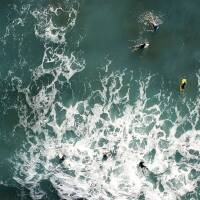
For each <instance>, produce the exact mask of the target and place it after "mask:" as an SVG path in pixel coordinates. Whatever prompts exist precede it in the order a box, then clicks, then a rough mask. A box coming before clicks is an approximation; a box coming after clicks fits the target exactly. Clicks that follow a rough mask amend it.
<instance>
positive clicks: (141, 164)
mask: <svg viewBox="0 0 200 200" xmlns="http://www.w3.org/2000/svg"><path fill="white" fill-rule="evenodd" d="M139 167H140V168H141V169H147V167H146V166H145V165H144V161H141V162H140V163H139Z"/></svg>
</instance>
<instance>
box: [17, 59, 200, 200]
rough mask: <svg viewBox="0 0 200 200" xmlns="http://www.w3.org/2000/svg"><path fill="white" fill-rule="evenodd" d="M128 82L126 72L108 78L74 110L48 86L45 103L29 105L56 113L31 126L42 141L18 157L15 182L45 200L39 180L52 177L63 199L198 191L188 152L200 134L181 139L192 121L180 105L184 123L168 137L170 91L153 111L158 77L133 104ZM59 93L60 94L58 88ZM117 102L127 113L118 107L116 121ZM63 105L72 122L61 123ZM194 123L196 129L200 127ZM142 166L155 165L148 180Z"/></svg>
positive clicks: (168, 197) (142, 85)
mask: <svg viewBox="0 0 200 200" xmlns="http://www.w3.org/2000/svg"><path fill="white" fill-rule="evenodd" d="M69 63H70V62H69ZM55 74H57V73H55ZM125 76H126V74H125V72H124V73H120V72H119V73H111V74H110V75H108V76H105V77H103V78H102V79H101V80H100V81H101V84H102V90H98V91H93V92H92V94H91V96H90V97H88V99H86V100H84V101H79V102H76V104H75V105H71V106H70V107H65V106H64V105H63V104H62V103H61V102H55V96H54V95H52V96H48V95H47V94H46V93H45V89H44V88H43V89H42V90H41V91H40V92H39V94H38V98H37V101H34V102H37V103H35V104H33V103H29V106H30V107H32V108H33V109H35V110H36V111H37V110H40V103H42V104H41V105H43V104H44V105H47V107H48V111H49V114H48V115H45V114H46V113H42V114H41V116H42V117H40V119H39V120H38V121H37V122H36V124H37V125H35V126H32V127H29V128H31V129H32V130H33V131H34V132H37V133H38V137H34V138H32V137H31V136H30V139H29V141H28V144H29V148H28V149H29V150H28V151H27V152H26V151H21V152H17V154H16V158H15V159H17V160H18V163H17V164H16V163H15V165H16V166H15V168H16V175H15V180H16V181H18V182H19V183H21V184H23V185H24V186H26V187H29V188H30V189H31V191H32V193H31V194H32V197H33V198H35V199H40V198H41V196H42V195H44V194H43V193H42V192H41V190H40V189H38V188H39V182H40V181H41V180H43V179H47V178H49V179H50V181H51V182H52V184H53V186H54V188H56V190H57V191H58V194H59V196H60V197H62V198H63V199H74V198H76V197H85V198H88V199H97V200H99V199H108V200H110V199H120V200H121V199H124V200H126V199H127V200H128V199H131V198H134V199H136V198H138V197H139V195H140V194H141V193H143V194H144V196H145V198H146V199H149V200H152V199H155V200H161V199H162V200H172V199H179V198H180V197H181V196H182V195H184V194H186V193H187V192H189V191H194V189H195V186H196V183H197V181H196V180H195V179H190V178H189V174H190V172H191V170H192V169H195V170H197V171H199V164H197V163H196V164H194V163H193V164H192V163H190V162H188V161H189V160H190V159H192V158H195V156H193V155H191V154H189V153H188V151H189V149H194V150H198V147H199V145H200V132H199V131H197V130H195V129H194V128H193V129H192V130H190V131H187V132H186V131H185V132H184V134H183V135H182V136H180V137H178V138H177V137H175V135H176V132H177V128H178V126H180V124H182V123H184V117H183V116H181V113H180V112H179V110H178V108H176V107H175V109H174V111H175V113H176V120H175V121H174V122H173V121H172V125H171V128H170V130H169V135H167V133H166V130H165V126H164V125H165V123H166V122H167V121H170V120H171V118H170V116H168V115H167V116H166V119H162V118H161V115H162V114H163V112H164V111H165V108H167V109H169V106H170V105H164V106H163V101H164V100H165V99H166V97H165V95H164V93H162V92H160V93H158V94H157V95H156V96H157V97H159V98H158V99H157V100H156V101H155V103H154V105H152V106H150V107H148V106H147V103H148V101H149V100H151V98H149V97H147V94H146V91H147V89H148V87H149V84H150V82H151V76H148V77H147V78H146V80H145V79H141V80H140V81H139V82H138V90H136V91H135V95H137V101H136V102H135V103H134V105H131V104H130V102H129V100H130V93H129V90H128V91H127V93H126V94H125V95H124V96H120V91H121V90H122V88H123V80H124V78H123V77H125ZM54 77H56V75H55V76H54ZM198 77H199V75H198ZM54 80H55V81H56V80H57V79H54ZM54 83H55V82H54V81H53V82H52V84H54ZM108 83H111V84H108ZM51 88H52V92H53V91H54V92H53V94H54V93H55V91H56V89H55V88H54V87H51ZM108 93H109V95H108ZM27 95H28V94H27ZM97 96H98V97H99V98H101V100H102V104H99V103H94V104H93V105H91V104H90V100H92V99H93V98H95V97H97ZM27 102H29V100H27ZM53 102H54V103H53ZM114 104H115V105H118V106H119V105H120V106H121V107H122V108H123V109H120V106H119V107H118V109H120V112H121V113H120V116H117V115H116V113H115V112H116V110H115V112H113V111H112V108H113V106H114ZM50 105H51V106H50ZM56 105H59V107H61V110H63V111H65V119H64V120H63V122H62V123H61V124H60V125H58V124H57V122H56V117H57V115H59V113H58V112H57V111H56ZM188 106H189V105H188ZM171 109H172V110H173V108H171ZM191 109H192V110H191V111H192V112H191V113H193V112H196V111H197V110H199V104H198V107H195V108H192V107H191ZM44 110H46V108H45V107H44ZM21 114H22V113H21ZM23 115H24V116H23V118H25V119H26V118H27V117H28V116H26V113H23ZM113 116H115V117H113ZM168 117H169V118H168ZM191 123H193V127H195V124H194V123H196V121H195V120H194V121H191ZM45 125H48V126H49V127H51V128H52V130H53V132H54V133H55V136H54V137H52V136H50V135H49V129H47V128H45ZM70 131H71V132H73V133H74V136H73V137H70V135H69V134H70ZM161 133H163V134H161ZM65 137H69V138H68V139H65ZM26 145H27V144H24V149H26V148H27V147H26ZM152 149H155V150H156V153H155V156H154V158H152V159H150V155H149V152H150V151H151V150H152ZM104 151H108V152H111V155H112V156H111V155H110V156H109V157H108V160H106V161H102V155H103V152H104ZM176 151H179V152H180V153H181V154H182V155H183V160H181V161H180V162H179V163H176V161H175V159H174V156H175V153H176ZM60 153H61V154H64V155H65V156H66V158H65V160H64V161H63V164H59V163H58V162H57V164H56V163H55V162H53V159H55V158H56V156H58V155H59V154H60ZM19 160H21V161H20V163H19ZM141 160H144V161H145V165H146V166H147V167H148V171H147V172H146V173H144V174H143V173H142V172H141V170H140V169H139V168H138V163H139V162H140V161H141ZM183 165H184V166H183ZM40 170H41V171H40ZM151 174H154V175H155V176H156V178H157V181H154V182H153V181H152V179H151ZM159 183H161V184H162V186H163V188H164V191H163V192H162V191H160V190H159V187H158V185H159Z"/></svg>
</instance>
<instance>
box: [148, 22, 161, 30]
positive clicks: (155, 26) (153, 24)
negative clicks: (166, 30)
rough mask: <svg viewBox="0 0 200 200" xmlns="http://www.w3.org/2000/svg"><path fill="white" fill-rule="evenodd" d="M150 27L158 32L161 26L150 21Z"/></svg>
mask: <svg viewBox="0 0 200 200" xmlns="http://www.w3.org/2000/svg"><path fill="white" fill-rule="evenodd" d="M149 24H150V26H151V27H152V29H153V30H154V31H157V30H158V29H159V24H158V23H156V22H155V21H154V20H153V21H149Z"/></svg>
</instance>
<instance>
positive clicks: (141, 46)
mask: <svg viewBox="0 0 200 200" xmlns="http://www.w3.org/2000/svg"><path fill="white" fill-rule="evenodd" d="M149 46H150V44H149V43H148V42H144V43H141V44H137V45H135V46H133V51H137V50H143V49H146V48H148V47H149Z"/></svg>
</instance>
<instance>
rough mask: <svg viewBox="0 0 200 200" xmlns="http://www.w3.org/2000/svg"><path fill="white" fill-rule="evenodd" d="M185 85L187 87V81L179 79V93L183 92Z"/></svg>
mask: <svg viewBox="0 0 200 200" xmlns="http://www.w3.org/2000/svg"><path fill="white" fill-rule="evenodd" d="M186 85H187V79H185V78H183V79H181V82H180V92H184V90H185V87H186Z"/></svg>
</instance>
